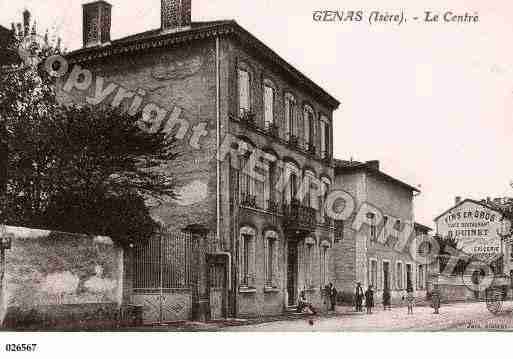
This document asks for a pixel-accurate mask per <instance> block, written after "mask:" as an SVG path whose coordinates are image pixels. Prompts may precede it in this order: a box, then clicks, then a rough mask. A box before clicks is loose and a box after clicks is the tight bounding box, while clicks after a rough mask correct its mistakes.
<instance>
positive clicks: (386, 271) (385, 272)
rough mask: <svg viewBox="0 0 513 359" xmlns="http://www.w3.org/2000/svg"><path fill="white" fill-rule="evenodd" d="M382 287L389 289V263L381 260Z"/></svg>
mask: <svg viewBox="0 0 513 359" xmlns="http://www.w3.org/2000/svg"><path fill="white" fill-rule="evenodd" d="M383 289H384V290H390V263H388V262H383Z"/></svg>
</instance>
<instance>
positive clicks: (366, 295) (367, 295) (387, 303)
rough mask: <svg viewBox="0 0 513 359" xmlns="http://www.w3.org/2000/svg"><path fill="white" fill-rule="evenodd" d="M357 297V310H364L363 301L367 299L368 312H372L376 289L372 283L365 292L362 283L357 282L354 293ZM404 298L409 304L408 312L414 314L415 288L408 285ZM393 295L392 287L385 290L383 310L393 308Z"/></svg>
mask: <svg viewBox="0 0 513 359" xmlns="http://www.w3.org/2000/svg"><path fill="white" fill-rule="evenodd" d="M354 297H355V298H354V299H355V310H356V311H357V312H363V301H364V300H365V307H366V308H367V314H372V308H373V307H374V289H373V287H372V285H369V287H368V288H367V290H366V291H365V292H364V291H363V288H362V284H361V283H356V291H355V295H354ZM403 300H406V303H407V305H408V314H413V305H414V304H415V296H414V294H413V288H412V287H410V286H408V289H406V296H403ZM391 301H392V296H391V294H390V289H385V290H383V310H392V304H391Z"/></svg>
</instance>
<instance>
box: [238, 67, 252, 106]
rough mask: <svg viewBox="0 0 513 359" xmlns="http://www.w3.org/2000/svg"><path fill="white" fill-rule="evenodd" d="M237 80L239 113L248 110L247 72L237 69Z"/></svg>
mask: <svg viewBox="0 0 513 359" xmlns="http://www.w3.org/2000/svg"><path fill="white" fill-rule="evenodd" d="M238 82H239V109H240V114H241V115H242V114H244V112H249V110H250V104H249V73H248V72H247V71H245V70H242V69H239V75H238Z"/></svg>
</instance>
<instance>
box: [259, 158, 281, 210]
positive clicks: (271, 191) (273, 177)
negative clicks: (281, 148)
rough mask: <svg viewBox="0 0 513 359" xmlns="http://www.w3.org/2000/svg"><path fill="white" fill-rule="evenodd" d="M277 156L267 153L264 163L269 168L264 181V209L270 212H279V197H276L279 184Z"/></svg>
mask: <svg viewBox="0 0 513 359" xmlns="http://www.w3.org/2000/svg"><path fill="white" fill-rule="evenodd" d="M271 159H276V156H274V155H273V154H270V153H267V154H266V156H265V158H264V159H263V161H266V162H267V168H268V170H267V171H266V173H265V174H264V175H265V181H264V193H263V198H264V207H263V208H265V209H267V210H268V211H273V212H274V211H275V210H277V203H276V202H277V196H276V185H277V184H276V182H277V175H278V169H277V167H278V166H277V165H276V161H275V160H271Z"/></svg>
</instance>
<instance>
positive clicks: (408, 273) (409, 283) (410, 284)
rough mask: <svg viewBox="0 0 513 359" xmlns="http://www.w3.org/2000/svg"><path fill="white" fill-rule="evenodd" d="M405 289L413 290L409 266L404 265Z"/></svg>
mask: <svg viewBox="0 0 513 359" xmlns="http://www.w3.org/2000/svg"><path fill="white" fill-rule="evenodd" d="M406 289H413V281H412V267H411V264H407V265H406Z"/></svg>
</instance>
